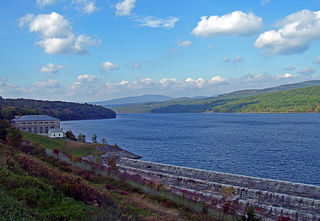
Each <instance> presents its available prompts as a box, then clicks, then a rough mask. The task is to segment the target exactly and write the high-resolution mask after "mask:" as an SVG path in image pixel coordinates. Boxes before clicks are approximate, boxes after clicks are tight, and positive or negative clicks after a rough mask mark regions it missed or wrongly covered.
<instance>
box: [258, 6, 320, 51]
mask: <svg viewBox="0 0 320 221" xmlns="http://www.w3.org/2000/svg"><path fill="white" fill-rule="evenodd" d="M279 25H280V28H279V29H278V30H270V31H266V32H264V33H263V34H261V35H260V36H259V37H258V39H257V40H256V41H255V43H254V46H255V47H257V48H264V49H265V53H264V54H265V55H273V54H283V55H287V54H296V53H302V52H304V51H306V50H307V49H308V48H309V46H310V44H311V43H312V41H314V40H316V39H319V38H320V11H309V10H302V11H298V12H296V13H293V14H291V15H289V16H287V17H286V18H285V19H283V20H282V21H281V22H279Z"/></svg>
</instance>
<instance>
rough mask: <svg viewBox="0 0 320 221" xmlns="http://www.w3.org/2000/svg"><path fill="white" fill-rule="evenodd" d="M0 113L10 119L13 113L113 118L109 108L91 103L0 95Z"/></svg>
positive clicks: (66, 118) (69, 118)
mask: <svg viewBox="0 0 320 221" xmlns="http://www.w3.org/2000/svg"><path fill="white" fill-rule="evenodd" d="M0 110H1V112H0V114H1V115H2V117H3V118H6V119H12V118H13V117H14V116H15V115H26V114H44V115H49V116H51V117H56V118H59V119H60V120H86V119H105V118H115V117H116V113H115V112H114V111H112V110H110V109H107V108H104V107H102V106H98V105H92V104H78V103H72V102H62V101H42V100H31V99H3V98H1V97H0Z"/></svg>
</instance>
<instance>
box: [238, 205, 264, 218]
mask: <svg viewBox="0 0 320 221" xmlns="http://www.w3.org/2000/svg"><path fill="white" fill-rule="evenodd" d="M238 220H239V219H238ZM239 221H262V219H261V218H259V217H257V216H256V212H255V210H254V207H252V206H250V207H249V208H248V210H247V214H246V215H244V216H242V217H241V219H240V220H239Z"/></svg>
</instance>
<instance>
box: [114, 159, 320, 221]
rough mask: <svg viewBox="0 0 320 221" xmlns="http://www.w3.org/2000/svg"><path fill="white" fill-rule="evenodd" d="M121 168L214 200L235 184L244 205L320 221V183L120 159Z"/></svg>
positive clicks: (277, 214) (273, 214) (270, 213)
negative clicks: (312, 183)
mask: <svg viewBox="0 0 320 221" xmlns="http://www.w3.org/2000/svg"><path fill="white" fill-rule="evenodd" d="M117 164H118V166H119V168H120V169H122V170H125V171H127V172H131V173H136V174H139V175H141V176H144V177H149V178H153V179H157V180H159V181H161V182H164V183H165V184H167V185H170V186H173V187H177V188H182V189H185V190H189V191H196V192H197V193H200V194H203V195H205V196H210V197H212V199H217V198H221V197H222V189H223V188H225V187H232V189H233V198H236V199H238V200H240V201H241V202H242V203H243V204H244V205H248V204H250V205H254V206H256V207H259V208H261V209H263V211H264V213H265V216H266V217H269V218H268V219H270V220H276V219H277V217H280V216H281V215H282V216H286V217H290V218H291V219H292V220H316V221H320V186H315V185H307V184H301V183H292V182H286V181H278V180H271V179H264V178H256V177H249V176H241V175H235V174H228V173H221V172H214V171H207V170H200V169H193V168H187V167H179V166H174V165H167V164H160V163H153V162H148V161H142V160H133V159H127V158H121V159H119V160H118V162H117Z"/></svg>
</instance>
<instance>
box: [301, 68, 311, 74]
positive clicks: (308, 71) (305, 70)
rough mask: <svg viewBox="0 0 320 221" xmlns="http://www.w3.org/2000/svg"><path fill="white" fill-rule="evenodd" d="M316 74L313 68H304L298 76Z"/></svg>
mask: <svg viewBox="0 0 320 221" xmlns="http://www.w3.org/2000/svg"><path fill="white" fill-rule="evenodd" d="M314 73H315V70H314V69H313V68H303V69H302V70H300V71H298V74H301V75H312V74H314Z"/></svg>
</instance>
